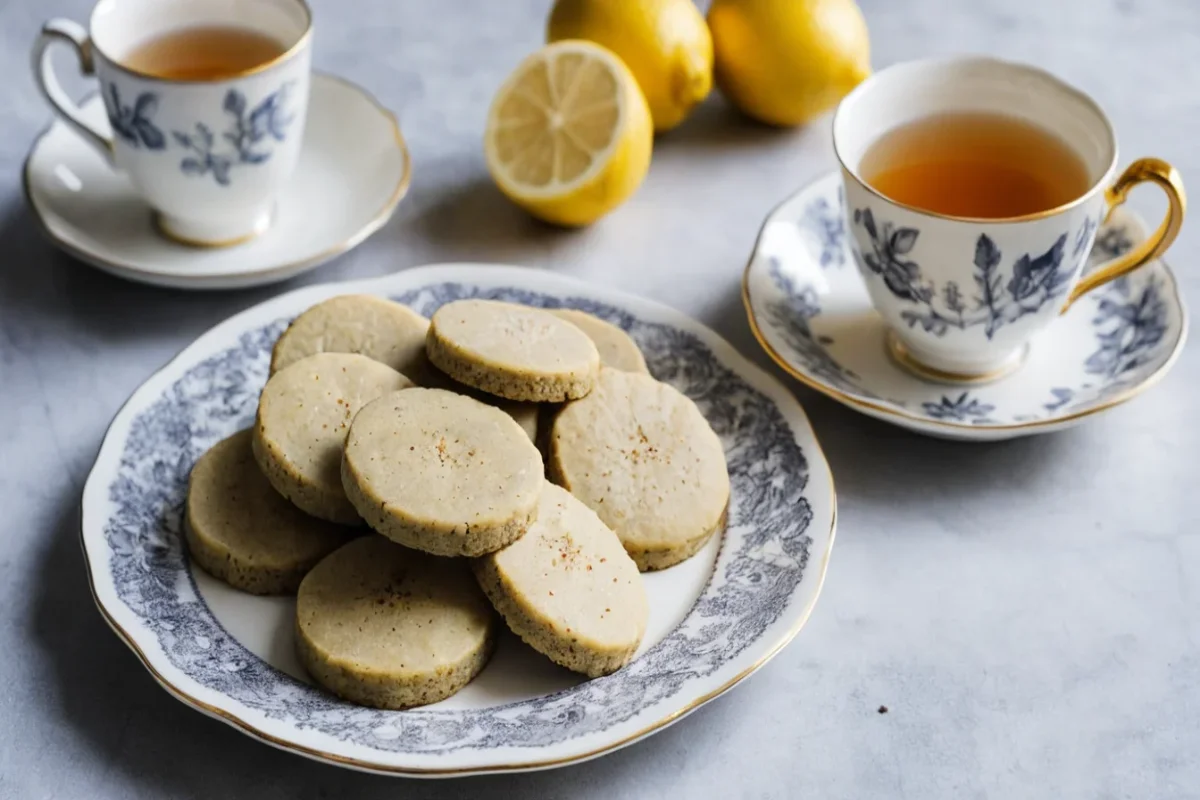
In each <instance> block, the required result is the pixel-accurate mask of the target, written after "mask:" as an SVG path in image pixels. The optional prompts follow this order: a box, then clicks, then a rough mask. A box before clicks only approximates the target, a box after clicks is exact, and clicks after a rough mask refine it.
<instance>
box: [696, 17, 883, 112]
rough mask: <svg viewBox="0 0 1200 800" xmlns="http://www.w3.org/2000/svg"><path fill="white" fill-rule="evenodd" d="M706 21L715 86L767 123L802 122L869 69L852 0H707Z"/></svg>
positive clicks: (863, 30) (864, 27)
mask: <svg viewBox="0 0 1200 800" xmlns="http://www.w3.org/2000/svg"><path fill="white" fill-rule="evenodd" d="M708 26H709V28H710V29H711V30H712V36H713V49H714V52H715V54H716V68H715V73H716V79H717V86H718V87H720V89H721V93H722V94H724V95H725V96H726V97H727V98H729V100H730V102H732V103H733V104H734V105H736V106H737V107H738V108H740V109H741V110H742V111H744V112H745V113H747V114H749V115H750V116H752V117H754V118H756V119H759V120H761V121H763V122H767V123H770V124H772V125H799V124H802V123H805V122H808V121H809V120H811V119H812V118H813V117H816V116H818V115H820V114H822V113H824V112H825V111H828V110H829V109H831V108H833V107H834V106H836V105H837V104H838V102H839V101H840V100H841V99H842V98H843V97H845V96H846V95H847V94H848V93H849V92H850V90H851V89H853V88H854V87H855V86H857V85H858V84H859V83H860V82H861V81H862V80H863V79H864V78H866V77H867V76H868V75H870V74H871V62H870V44H869V42H868V39H867V23H866V21H865V20H864V19H863V16H862V12H861V11H859V9H858V6H857V5H855V3H854V0H713V3H712V6H711V7H710V8H709V10H708Z"/></svg>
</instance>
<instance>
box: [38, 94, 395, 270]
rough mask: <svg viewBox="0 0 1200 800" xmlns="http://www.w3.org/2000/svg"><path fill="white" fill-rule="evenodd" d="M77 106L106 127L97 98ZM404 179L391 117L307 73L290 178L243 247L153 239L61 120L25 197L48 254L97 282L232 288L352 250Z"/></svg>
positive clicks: (143, 214) (116, 182) (120, 178)
mask: <svg viewBox="0 0 1200 800" xmlns="http://www.w3.org/2000/svg"><path fill="white" fill-rule="evenodd" d="M81 106H82V109H83V115H84V117H85V118H87V119H88V120H89V121H90V122H94V123H96V124H98V125H104V124H106V117H105V113H104V105H103V103H102V102H101V100H100V97H99V95H92V96H91V97H89V98H88V99H86V100H84V101H83V103H81ZM411 172H412V169H411V162H410V159H409V154H408V147H407V146H406V144H405V142H404V138H403V137H402V136H401V134H400V125H399V123H398V122H397V121H396V118H395V116H393V115H392V113H391V112H389V111H388V110H386V109H385V108H384V107H383V106H381V105H380V104H379V102H378V101H376V100H375V99H374V98H373V97H371V95H369V94H367V92H365V91H364V90H363V89H361V88H359V87H357V86H355V85H354V84H351V83H349V82H347V81H344V80H342V79H340V78H335V77H333V76H331V75H322V74H319V73H317V74H314V75H313V76H312V84H311V96H310V99H309V104H308V118H307V122H306V127H305V134H304V144H303V146H302V149H301V153H300V161H299V163H298V164H297V166H296V172H295V174H294V175H293V176H292V178H291V181H290V183H289V185H288V186H287V187H285V188H284V190H283V191H282V192H281V193H280V197H279V202H278V204H277V206H276V210H275V216H274V221H273V224H272V225H271V227H270V228H268V229H267V230H266V231H265V232H264V233H263V234H262V235H260V236H258V237H256V238H255V239H252V240H250V241H248V242H246V243H244V244H239V245H234V246H230V247H209V248H205V247H191V246H187V245H183V244H179V243H177V242H173V241H171V240H169V239H167V238H165V237H163V236H162V235H161V234H160V233H159V232H158V231H157V230H156V228H155V226H154V222H153V218H152V214H151V211H150V208H149V206H147V205H146V203H145V202H144V201H142V200H141V199H140V198H139V197H138V196H137V195H136V194H135V193H134V191H133V187H132V185H131V184H130V183H129V180H128V179H127V178H126V177H125V176H124V175H121V174H119V173H116V172H114V171H113V170H112V168H111V167H110V166H109V165H108V164H107V163H105V161H104V160H103V159H102V158H101V157H100V155H99V154H98V153H96V151H95V150H93V149H92V148H91V147H90V146H89V145H88V144H87V143H86V142H84V141H83V140H82V139H81V138H79V136H78V135H77V134H76V133H74V132H73V131H72V130H70V129H69V128H67V126H66V125H65V124H64V123H62V122H61V121H56V122H54V123H53V124H51V125H50V127H49V128H48V129H47V130H46V132H45V133H43V134H42V135H41V136H39V137H38V138H37V140H36V141H35V142H34V144H33V148H32V150H31V151H30V153H29V157H28V158H27V159H26V161H25V194H26V196H27V197H28V199H29V206H30V208H31V209H32V210H33V213H34V216H36V217H37V219H38V221H39V222H40V223H41V227H42V229H43V230H44V231H45V232H46V234H47V235H48V236H49V237H50V239H51V240H52V241H53V242H54V243H55V244H56V245H58V246H59V247H61V248H62V249H63V250H65V251H67V252H68V253H70V254H71V255H73V256H75V257H76V258H78V259H80V260H81V261H85V262H87V263H89V264H92V265H93V266H96V267H99V268H100V269H102V270H104V271H105V272H110V273H112V274H114V275H117V276H119V277H122V278H128V279H129V280H133V281H138V282H141V283H149V284H154V285H157V286H168V287H172V288H178V289H233V288H241V287H247V286H258V285H261V284H266V283H273V282H275V281H281V280H284V279H286V278H290V277H292V276H294V275H298V274H300V273H301V272H305V271H307V270H310V269H313V268H314V267H316V266H318V265H319V264H322V263H324V262H325V261H328V260H329V259H331V258H333V257H334V256H336V255H338V254H340V253H344V252H345V251H347V250H349V249H350V248H352V247H354V246H355V245H357V244H358V243H359V242H361V241H363V240H364V239H365V238H367V237H368V236H369V235H371V234H372V233H374V232H375V231H376V230H378V229H379V227H380V226H382V225H383V224H384V223H385V222H386V221H387V220H388V218H389V217H390V216H391V215H392V212H393V211H394V210H395V208H396V204H397V203H399V202H400V199H401V198H402V197H403V196H404V194H405V192H406V191H407V190H408V185H409V179H410V176H411Z"/></svg>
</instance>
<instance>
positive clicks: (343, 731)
mask: <svg viewBox="0 0 1200 800" xmlns="http://www.w3.org/2000/svg"><path fill="white" fill-rule="evenodd" d="M351 292H367V293H373V294H380V295H385V296H389V297H392V298H393V299H396V300H398V301H400V302H404V303H407V304H409V305H411V306H412V307H413V308H415V309H417V310H419V311H420V312H422V313H425V314H429V313H431V312H432V311H433V310H434V309H435V308H436V307H437V306H439V305H441V304H442V303H445V302H448V301H450V300H453V299H458V298H462V297H479V296H482V297H493V298H501V299H508V300H513V301H518V302H523V303H529V304H533V305H540V306H545V307H557V306H569V307H575V308H581V309H584V310H586V311H589V312H591V313H594V314H598V315H600V316H602V317H604V318H606V319H608V320H609V321H611V322H613V323H615V324H618V325H620V326H621V327H622V328H624V329H625V330H627V331H629V333H630V334H631V335H632V336H633V337H634V338H635V340H636V341H637V342H638V344H639V345H640V346H641V348H642V350H643V351H644V353H645V355H646V357H647V361H648V363H649V365H650V368H651V370H652V371H653V372H654V374H655V375H656V376H657V377H659V378H660V379H662V380H665V381H668V382H670V383H672V384H673V385H675V386H676V387H678V388H679V389H681V390H682V391H684V392H685V393H687V394H688V395H689V396H690V397H692V398H693V399H694V400H695V401H696V402H697V404H698V405H699V407H700V408H701V410H702V411H703V412H704V414H705V415H706V417H707V418H708V420H709V421H710V423H711V424H712V425H713V427H714V429H715V430H716V431H717V433H718V435H719V436H721V438H722V441H723V442H724V444H725V446H726V456H727V459H728V463H729V468H730V477H731V482H732V486H733V490H732V497H731V500H730V509H729V523H728V527H727V529H726V532H725V534H724V537H723V539H722V540H721V541H720V543H719V545H715V546H714V548H713V553H714V557H715V562H714V564H713V568H712V571H711V573H710V574H707V575H704V574H700V573H698V575H699V579H698V581H697V583H696V592H697V593H698V598H697V599H696V601H695V603H694V605H691V607H690V609H687V607H686V606H684V607H683V608H682V609H681V611H680V614H681V617H682V619H681V620H680V621H679V622H678V623H677V624H676V625H674V627H673V629H664V633H663V635H662V638H661V639H660V640H659V641H657V642H656V643H653V644H652V645H650V646H649V647H647V648H646V649H645V650H644V651H643V652H641V653H639V655H638V657H637V658H636V659H635V660H634V661H633V662H632V663H631V664H630V665H629V666H627V667H626V668H624V669H622V670H620V671H618V672H617V673H615V674H613V675H610V676H607V677H604V678H600V679H596V680H590V681H582V680H581V681H579V682H577V683H574V684H573V685H570V686H569V687H568V688H563V689H559V690H556V691H553V692H550V693H547V694H544V695H540V696H535V697H532V698H531V699H526V700H522V701H518V702H505V703H501V704H488V703H482V704H479V705H477V706H475V707H463V706H462V705H461V704H460V705H457V706H456V705H453V704H451V701H445V704H438V705H434V706H429V707H426V708H422V709H414V710H410V711H403V712H396V711H383V710H378V709H368V708H362V707H358V706H353V705H350V704H348V703H345V702H342V701H341V700H339V699H337V698H335V697H333V696H331V695H328V694H326V693H325V692H323V691H321V690H320V689H317V688H315V687H313V686H312V685H310V684H308V683H306V682H304V681H301V680H298V679H296V678H295V677H292V676H291V675H289V674H288V673H287V672H285V671H283V670H281V669H279V668H277V667H276V666H274V665H273V664H272V663H268V660H264V658H260V657H259V656H257V655H255V654H254V652H252V651H251V649H250V648H249V647H248V646H247V644H245V643H243V642H242V641H239V639H238V638H237V637H236V636H234V635H233V634H232V633H231V632H230V630H231V629H234V628H236V627H237V626H232V625H231V626H226V625H223V624H222V623H221V620H219V619H218V618H217V616H216V614H215V613H214V610H213V608H212V607H210V604H209V603H207V602H206V601H205V596H204V595H203V593H202V592H201V591H200V589H199V588H198V586H200V584H201V583H202V582H201V581H199V580H198V577H203V576H194V575H193V574H192V572H191V570H190V567H189V564H188V560H187V558H186V555H185V552H184V547H183V545H182V541H181V537H180V528H179V526H180V516H181V511H182V508H183V501H184V497H185V493H186V486H187V477H188V473H189V471H190V469H191V466H192V464H193V463H194V462H195V459H196V458H197V457H198V456H199V455H200V454H201V453H202V452H203V451H204V450H205V449H206V448H207V447H208V446H210V445H211V444H212V443H213V442H215V441H217V440H219V439H220V438H222V437H224V436H226V435H228V434H229V433H231V432H233V431H234V430H237V429H239V428H241V427H244V426H246V425H248V424H249V423H250V421H251V420H252V418H253V414H254V408H255V405H256V403H257V398H258V392H259V389H260V388H261V386H262V384H263V382H264V381H265V378H266V374H267V366H268V363H269V355H270V348H271V345H272V344H273V342H274V339H275V338H276V336H277V335H278V334H279V332H280V331H281V330H282V329H283V328H284V326H285V325H286V324H287V323H288V321H289V320H290V319H292V318H294V317H295V316H296V315H297V314H298V313H299V312H301V311H303V310H304V309H305V308H307V307H309V306H310V305H312V304H314V303H316V302H319V301H320V300H322V299H325V298H327V297H330V296H333V295H336V294H344V293H351ZM835 521H836V501H835V498H834V490H833V480H832V475H831V474H830V472H829V465H828V463H827V462H826V460H825V458H824V455H823V454H822V452H821V448H820V445H819V444H818V443H817V440H816V437H815V436H814V434H813V431H812V428H811V427H810V425H809V423H808V420H807V418H806V417H805V415H804V412H803V410H802V409H801V407H800V405H799V404H798V403H797V401H796V400H795V398H794V397H793V396H792V395H791V393H790V392H789V391H788V390H787V389H786V388H785V387H784V386H783V385H782V384H781V383H780V382H779V381H777V380H776V379H775V378H773V377H771V376H770V375H768V374H767V373H766V372H764V371H762V370H761V369H759V368H758V367H756V366H754V365H752V364H751V363H750V362H748V361H747V360H746V359H745V358H744V357H742V356H741V355H740V354H738V353H737V352H736V351H735V350H734V349H733V347H732V346H730V345H729V344H728V343H727V342H725V341H724V340H723V339H721V338H720V337H719V336H717V335H716V334H715V333H713V332H712V331H711V330H709V329H708V328H705V327H704V326H702V325H700V324H699V323H697V322H695V321H693V320H691V319H689V318H687V317H686V316H684V315H682V314H680V313H679V312H676V311H673V310H671V309H669V308H667V307H665V306H662V305H659V304H656V303H653V302H650V301H647V300H643V299H639V298H636V297H632V296H629V295H625V294H622V293H619V292H616V291H613V290H608V289H602V288H598V287H594V286H589V285H587V284H583V283H580V282H577V281H574V280H571V279H567V278H563V277H560V276H556V275H553V274H549V273H546V272H543V271H536V270H530V269H524V268H519V267H502V266H492V265H471V264H457V265H439V266H430V267H423V268H418V269H412V270H407V271H404V272H401V273H397V274H394V275H391V276H387V277H383V278H379V279H374V280H368V281H359V282H353V283H343V284H326V285H320V286H313V287H309V288H305V289H300V290H297V291H295V292H291V293H289V294H286V295H283V296H281V297H278V298H275V299H273V300H270V301H268V302H265V303H263V304H261V305H258V306H256V307H254V308H251V309H249V310H247V311H244V312H242V313H240V314H238V315H236V316H234V317H232V318H230V319H229V320H227V321H225V322H223V323H221V324H220V325H218V326H217V327H215V328H213V329H212V330H210V331H209V332H208V333H206V334H204V335H203V336H201V337H200V338H199V339H197V340H196V341H195V342H194V343H193V344H192V345H191V346H189V347H188V348H187V349H185V350H184V351H183V352H182V353H180V354H179V355H178V356H177V357H176V358H175V359H174V360H172V361H171V362H170V363H169V364H168V365H167V366H165V367H164V368H163V369H162V370H160V371H159V372H158V373H157V374H155V375H154V376H153V377H151V378H150V379H149V380H148V381H147V382H146V383H145V384H143V385H142V386H141V387H140V388H139V389H138V390H137V391H136V392H135V393H134V394H133V396H132V397H131V398H130V399H129V401H128V402H127V403H126V405H125V406H124V407H123V408H122V409H121V411H120V412H119V413H118V414H117V416H116V418H115V419H114V421H113V423H112V425H111V427H110V428H109V431H108V433H107V434H106V436H105V439H104V443H103V445H102V446H101V449H100V453H99V455H98V456H97V459H96V463H95V466H94V467H93V469H92V472H91V474H90V475H89V477H88V480H87V484H86V486H85V488H84V493H83V501H82V514H81V536H82V542H83V548H84V552H85V556H86V562H87V565H88V571H89V580H90V582H91V586H92V592H93V595H94V597H95V600H96V603H97V605H98V607H99V608H100V611H101V613H102V614H103V616H104V618H105V620H106V621H107V622H108V623H109V624H110V625H111V626H112V628H113V630H114V631H115V632H116V633H117V634H118V635H119V636H120V637H121V639H123V640H124V641H125V642H126V644H128V645H129V647H130V648H132V649H133V651H134V652H135V653H136V654H137V656H138V657H139V658H140V659H141V661H142V663H143V664H144V665H145V666H146V668H147V669H148V670H149V671H150V672H151V673H152V674H153V676H154V677H155V678H156V679H157V680H158V681H159V683H161V684H162V685H163V686H164V687H165V688H166V689H167V690H168V691H170V692H171V693H172V694H173V695H175V696H176V697H177V698H179V699H180V700H182V701H183V702H185V703H187V704H188V705H190V706H192V707H194V708H196V709H198V710H200V711H203V712H205V713H207V714H209V715H212V716H214V717H216V718H218V719H221V720H223V721H225V722H227V723H229V724H231V725H233V726H235V727H236V728H238V729H239V730H241V731H243V732H245V733H247V734H250V735H251V736H254V737H256V738H258V739H260V740H262V741H265V742H267V743H269V744H273V745H275V746H277V747H280V748H283V749H286V750H289V751H292V752H296V753H299V754H301V755H305V756H308V757H311V758H316V759H319V760H324V761H328V762H331V763H335V764H340V765H344V766H349V767H353V768H358V769H363V770H368V771H376V772H382V773H388V774H408V775H422V776H438V775H462V774H477V773H487V772H497V771H507V770H529V769H539V768H545V767H551V766H558V765H561V764H566V763H571V762H574V761H580V760H584V759H587V758H592V757H595V756H597V755H600V754H602V753H605V752H609V751H611V750H613V749H616V748H618V747H621V746H624V745H626V744H629V743H631V742H634V741H636V740H638V739H640V738H642V737H644V736H647V735H649V734H651V733H653V732H655V731H656V730H659V729H661V728H662V727H664V726H666V725H668V724H671V723H672V722H674V721H676V720H678V719H680V718H682V717H683V716H684V715H686V714H688V713H689V712H691V711H693V710H695V709H696V708H698V707H699V706H700V705H702V704H703V703H705V702H707V701H709V700H711V699H712V698H714V697H716V696H717V695H719V694H721V693H722V692H724V691H726V690H728V689H729V688H730V687H732V686H733V685H734V684H736V683H738V682H739V681H741V680H742V679H744V678H745V677H746V676H748V675H749V674H751V673H752V672H754V671H755V670H757V669H758V668H759V667H761V666H762V665H763V664H764V663H766V661H767V660H768V659H770V658H771V657H772V656H773V655H774V654H775V653H777V652H778V651H779V649H780V648H782V647H783V646H784V645H786V644H787V643H788V642H789V641H790V640H791V639H792V638H793V637H794V636H795V635H796V634H797V633H798V632H799V630H800V628H801V627H802V626H803V624H804V623H805V621H806V620H807V618H808V616H809V614H810V613H811V611H812V609H813V606H814V605H815V603H816V600H817V597H818V595H819V593H820V589H821V584H822V582H823V580H824V575H825V571H826V568H827V566H828V561H829V555H830V552H831V549H832V545H833V538H834V530H835ZM718 546H719V551H718V550H717V547H718ZM689 563H690V562H689ZM684 566H686V565H684ZM674 569H679V568H674ZM671 572H672V570H667V571H665V572H664V573H658V574H660V575H668V574H669V573H671ZM230 591H231V590H230ZM234 594H235V595H236V593H234ZM238 597H244V596H238ZM684 609H686V610H684ZM222 613H228V612H227V611H225V612H222ZM223 619H226V620H227V621H228V619H229V618H228V617H223ZM452 700H453V698H452Z"/></svg>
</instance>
